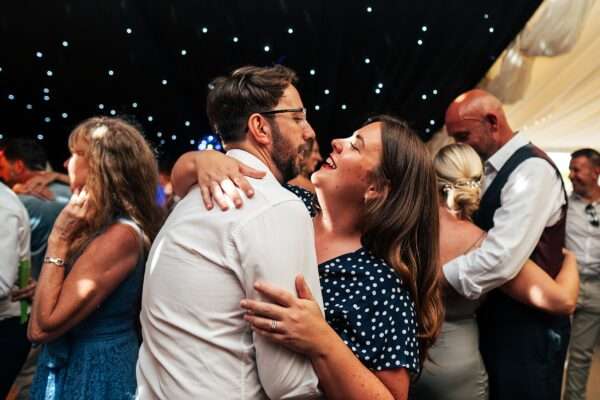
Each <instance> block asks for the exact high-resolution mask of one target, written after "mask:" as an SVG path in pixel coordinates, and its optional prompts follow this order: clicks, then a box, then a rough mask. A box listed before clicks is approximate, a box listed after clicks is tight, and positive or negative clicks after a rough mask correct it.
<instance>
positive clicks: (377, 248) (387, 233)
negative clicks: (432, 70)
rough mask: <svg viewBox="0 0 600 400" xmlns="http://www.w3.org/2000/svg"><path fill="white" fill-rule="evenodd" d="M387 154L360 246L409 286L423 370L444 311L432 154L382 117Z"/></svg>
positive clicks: (397, 124)
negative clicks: (414, 311) (381, 261)
mask: <svg viewBox="0 0 600 400" xmlns="http://www.w3.org/2000/svg"><path fill="white" fill-rule="evenodd" d="M373 122H380V123H381V124H382V127H381V140H382V143H383V150H382V151H383V154H382V159H381V164H380V166H379V168H378V169H377V170H376V171H375V172H374V177H375V182H377V183H378V185H380V189H381V192H382V193H383V195H382V196H379V197H377V198H375V199H373V200H371V201H369V202H367V204H366V212H365V218H364V230H363V233H362V239H361V240H362V244H363V246H364V247H366V248H367V249H369V250H370V251H371V252H372V253H373V254H375V255H377V256H378V257H381V258H383V259H384V260H385V261H386V262H387V263H388V264H389V265H390V266H392V267H393V268H394V270H396V272H397V273H398V274H399V275H400V277H401V278H402V280H403V281H404V283H405V284H406V285H407V286H408V287H409V289H410V291H411V294H412V297H413V300H414V302H415V306H416V314H417V321H418V340H419V358H420V360H421V366H422V365H423V362H424V361H425V359H426V358H427V354H428V350H429V348H430V347H431V346H432V345H433V343H434V342H435V340H436V338H437V336H438V335H439V333H440V330H441V326H442V322H443V318H444V316H443V314H444V308H443V303H442V298H441V287H440V278H441V276H440V272H439V265H438V263H439V261H438V260H439V259H438V252H439V215H438V193H437V186H436V179H435V171H434V169H433V164H432V161H431V156H430V154H429V151H428V150H427V148H426V147H425V144H424V143H423V142H422V141H421V139H420V138H419V137H418V136H417V135H416V134H415V133H414V132H413V131H412V130H411V129H410V127H409V126H408V124H407V123H406V122H404V121H401V120H399V119H397V118H394V117H391V116H388V115H380V116H377V117H374V118H371V119H369V120H368V121H367V122H366V123H365V125H368V124H371V123H373Z"/></svg>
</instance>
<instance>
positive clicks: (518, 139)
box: [485, 132, 529, 172]
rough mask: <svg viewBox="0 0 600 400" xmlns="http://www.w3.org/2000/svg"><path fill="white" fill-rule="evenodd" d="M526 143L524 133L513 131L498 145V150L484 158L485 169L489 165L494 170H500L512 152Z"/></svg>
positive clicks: (527, 142)
mask: <svg viewBox="0 0 600 400" xmlns="http://www.w3.org/2000/svg"><path fill="white" fill-rule="evenodd" d="M527 144H529V141H528V140H527V138H526V137H525V136H524V135H521V134H519V133H518V132H517V133H515V134H514V135H513V137H512V138H511V139H510V140H509V141H508V142H506V143H505V144H504V146H502V147H500V149H499V150H498V151H496V152H495V153H494V154H493V155H492V156H491V157H490V158H488V159H487V160H486V162H485V167H486V170H487V169H488V168H490V167H491V168H492V169H494V170H495V171H496V172H498V171H500V169H501V168H502V167H503V166H504V164H506V162H507V161H508V159H509V158H510V157H511V156H512V155H513V154H514V152H515V151H517V150H518V149H520V148H521V147H523V146H525V145H527Z"/></svg>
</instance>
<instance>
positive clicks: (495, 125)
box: [485, 113, 498, 131]
mask: <svg viewBox="0 0 600 400" xmlns="http://www.w3.org/2000/svg"><path fill="white" fill-rule="evenodd" d="M485 120H486V121H487V122H489V124H490V125H491V126H492V129H493V130H495V131H496V130H498V117H496V115H494V114H492V113H488V114H486V115H485Z"/></svg>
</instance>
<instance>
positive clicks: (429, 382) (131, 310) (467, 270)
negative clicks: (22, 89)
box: [0, 65, 600, 400]
mask: <svg viewBox="0 0 600 400" xmlns="http://www.w3.org/2000/svg"><path fill="white" fill-rule="evenodd" d="M296 83H297V77H296V74H295V72H294V71H292V70H291V69H289V68H287V67H284V66H281V65H275V66H272V67H255V66H245V67H241V68H239V69H236V70H235V71H233V72H231V73H229V74H227V75H224V76H220V77H217V78H215V79H214V80H213V81H212V82H211V83H210V84H209V87H210V90H209V91H208V95H207V99H206V104H207V110H206V112H207V115H208V119H209V121H210V124H211V128H212V129H213V130H214V131H215V132H216V133H217V134H218V135H219V136H220V138H221V139H222V141H223V144H224V146H225V148H226V149H227V152H226V153H225V154H224V153H220V152H217V151H212V150H207V151H197V152H189V153H186V154H184V155H182V156H181V157H180V158H179V159H178V161H177V162H176V163H175V165H174V166H173V169H172V171H169V172H168V173H163V172H162V171H159V168H158V162H157V160H156V155H155V152H154V151H153V149H152V148H151V146H150V145H149V143H148V142H147V141H146V139H145V138H144V136H143V134H142V133H141V130H140V129H139V128H138V127H137V125H136V124H135V123H132V122H130V121H127V120H125V119H122V118H118V117H104V116H99V117H92V118H89V119H87V120H85V121H83V122H81V123H80V124H79V125H77V126H76V127H75V128H74V129H73V131H72V132H71V134H70V136H69V141H68V143H65V146H66V145H68V147H69V149H70V152H71V156H70V158H69V159H68V160H67V161H66V162H65V168H66V169H67V171H68V175H62V174H59V173H54V172H48V171H46V164H47V156H46V154H45V152H44V149H43V148H42V147H41V146H40V145H39V143H37V142H34V141H32V140H28V139H23V138H12V139H8V140H5V141H4V142H0V178H2V181H3V182H4V183H0V220H1V221H2V222H1V224H0V259H1V260H2V261H1V262H2V264H0V265H1V268H0V346H1V347H2V349H1V352H2V363H1V365H0V374H1V375H0V398H5V397H6V396H9V397H8V398H17V396H20V397H19V398H32V399H46V400H51V399H53V400H60V399H86V400H87V399H98V400H100V399H102V400H105V399H132V398H136V399H169V400H171V399H175V400H179V399H248V400H250V399H317V398H328V399H361V400H364V399H407V398H410V399H442V400H443V399H447V400H459V399H460V400H469V399H473V400H475V399H491V400H498V399H507V400H508V399H510V400H515V399H528V400H529V399H531V400H536V399H539V400H552V399H556V400H558V399H560V398H561V392H562V391H564V392H565V393H564V398H566V399H583V398H585V386H586V382H587V378H588V371H589V366H590V362H591V358H592V353H593V348H594V345H595V343H596V341H597V339H598V336H600V334H599V333H600V323H599V322H598V321H600V318H599V317H598V315H599V314H600V311H599V310H600V253H599V251H600V227H599V225H600V219H599V218H600V217H599V215H600V186H599V185H598V177H599V175H600V154H599V153H598V152H597V151H596V150H593V149H580V150H578V151H575V152H574V153H573V154H572V155H571V163H570V175H569V178H570V180H571V182H572V184H573V193H571V194H570V195H569V194H567V192H566V190H565V186H564V183H563V180H562V178H561V174H560V172H559V170H558V168H557V167H556V166H555V164H554V163H553V161H552V160H551V159H550V158H549V157H548V155H547V154H546V153H544V151H542V150H541V149H540V148H538V147H536V146H535V145H534V144H532V143H530V142H529V141H528V140H527V138H526V137H525V136H524V135H523V134H522V133H519V132H515V131H514V130H513V129H512V128H511V126H510V124H509V121H508V120H507V117H506V115H505V113H504V111H503V105H502V103H501V102H500V101H499V100H498V99H497V98H496V97H494V96H493V95H492V94H490V93H487V92H485V91H483V90H479V89H474V90H470V91H468V92H466V93H463V94H461V95H460V96H458V97H457V98H456V99H455V100H454V101H453V102H452V103H451V104H449V105H448V108H447V111H446V115H445V126H446V130H447V132H448V134H449V136H450V137H452V138H453V139H454V140H455V143H453V144H449V145H447V146H444V147H442V148H441V149H439V150H438V151H436V152H435V154H432V152H431V151H430V150H429V149H428V148H427V147H426V145H425V143H423V141H422V140H421V139H420V138H419V136H418V135H417V134H415V132H413V131H412V130H411V128H410V127H409V125H408V124H407V123H406V122H405V121H404V120H402V119H400V118H398V117H395V116H392V115H377V116H374V117H372V118H369V119H367V120H366V121H365V122H364V123H363V124H362V125H360V126H357V127H356V130H355V131H354V132H351V133H349V134H348V136H347V137H344V138H338V139H334V140H333V141H332V142H331V148H332V151H331V153H330V154H329V155H328V156H326V157H323V156H322V155H321V153H320V151H319V147H318V144H317V140H316V133H315V131H314V130H313V129H312V127H311V125H310V122H309V120H307V114H306V108H305V104H304V103H303V102H302V98H301V95H300V93H299V92H298V90H297V88H296V86H295V85H296ZM319 165H320V166H319ZM318 166H319V167H318ZM317 167H318V168H317ZM159 183H160V184H159ZM157 193H158V194H157ZM567 249H568V250H567ZM567 359H568V360H569V362H568V368H567V371H566V381H565V382H566V384H565V385H564V387H563V385H562V382H563V373H564V369H565V364H566V360H567Z"/></svg>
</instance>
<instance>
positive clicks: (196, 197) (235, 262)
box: [137, 66, 442, 399]
mask: <svg viewBox="0 0 600 400" xmlns="http://www.w3.org/2000/svg"><path fill="white" fill-rule="evenodd" d="M295 82H296V76H295V73H294V72H293V71H291V70H289V69H288V68H285V67H283V66H274V67H268V68H259V67H244V68H240V69H238V70H236V71H234V72H233V73H231V74H230V75H229V76H226V77H220V78H217V79H215V80H214V81H213V82H212V83H211V85H209V87H210V88H211V90H210V91H209V93H208V98H207V113H208V117H209V120H210V122H211V125H212V128H214V129H215V130H216V132H218V133H219V135H220V136H221V137H222V139H223V141H224V142H225V146H226V148H227V150H228V152H227V156H225V155H222V154H219V153H216V152H204V153H202V154H198V153H189V154H187V155H185V156H183V157H182V158H181V159H180V160H179V161H178V163H177V165H176V167H175V170H174V173H173V178H174V185H175V188H176V190H177V191H178V192H179V193H187V195H186V196H185V197H184V198H183V199H182V200H181V202H180V203H179V204H178V205H177V206H176V207H175V209H174V210H173V212H172V213H171V215H170V216H169V218H168V220H167V221H166V223H165V225H164V226H163V228H162V230H161V231H160V233H159V234H158V236H157V237H156V240H155V241H154V244H153V246H152V249H151V252H150V255H149V259H148V263H147V268H146V271H145V277H144V290H143V295H142V312H141V316H140V318H141V325H142V333H143V343H142V346H141V349H140V355H139V361H138V365H137V381H138V394H137V395H138V397H139V398H140V399H150V398H152V399H153V398H162V399H186V398H190V399H191V398H194V399H209V398H210V399H234V398H235V399H266V398H271V399H310V398H320V397H323V396H326V397H328V398H343V399H352V398H355V399H378V398H382V399H384V398H396V399H403V398H407V396H408V390H409V386H410V382H411V379H412V378H413V377H414V376H415V375H416V374H418V373H419V371H420V369H421V365H422V363H423V361H424V360H425V358H426V356H427V352H428V349H429V347H430V346H431V345H432V343H433V342H434V341H435V338H436V337H437V335H438V333H439V330H440V327H441V323H442V304H441V299H440V294H439V293H440V290H439V287H438V285H439V279H440V276H439V274H438V269H437V267H436V265H437V262H438V260H437V254H438V241H439V238H438V236H439V234H438V229H439V224H438V198H437V187H436V178H435V171H434V169H433V166H432V162H431V158H430V156H429V154H428V152H427V150H426V148H425V146H424V144H423V143H422V142H421V141H420V139H419V138H418V137H417V135H416V134H414V133H413V132H412V131H411V130H410V129H409V128H408V126H407V125H406V124H405V123H404V122H403V121H400V120H398V119H396V118H393V117H390V116H380V117H377V118H374V119H372V120H369V121H367V122H366V123H365V124H364V125H363V126H362V127H360V128H359V129H358V130H357V131H355V132H354V133H353V134H352V135H351V136H350V137H347V138H344V139H336V140H334V141H333V142H332V148H333V150H332V153H331V155H330V156H329V157H328V158H327V160H326V161H325V163H324V165H323V166H322V167H321V169H320V170H318V171H317V172H316V173H315V174H314V176H313V178H312V180H313V183H314V185H315V188H316V201H315V202H314V204H313V199H312V198H310V197H309V196H305V194H306V193H304V192H302V191H301V190H299V189H298V188H291V187H286V186H285V185H283V184H284V183H285V182H286V181H288V180H289V179H291V178H293V177H294V176H296V175H297V173H298V169H299V165H300V159H301V156H300V155H301V154H302V153H303V152H304V149H305V146H306V143H307V142H308V141H311V140H314V137H315V133H314V131H313V129H312V127H311V126H310V124H309V123H308V121H307V120H306V109H305V108H304V105H303V103H302V100H301V98H300V95H299V93H298V91H297V89H296V87H295V86H294V83H295ZM207 168H209V169H210V170H209V171H207ZM240 169H241V170H242V171H243V172H244V173H245V174H247V175H250V176H252V177H254V178H257V179H253V178H250V181H251V185H250V184H249V182H248V181H247V180H246V179H245V178H243V177H241V175H240V174H239V171H240ZM205 171H206V172H205ZM228 176H230V177H231V178H232V179H231V181H230V180H228V179H227V180H223V179H222V178H223V177H228ZM258 178H260V179H258ZM198 181H199V182H200V185H198V186H196V187H192V186H193V185H194V184H195V183H196V182H198ZM214 182H216V183H214ZM232 182H233V183H232ZM236 186H237V187H236ZM238 188H241V189H238ZM292 191H293V192H294V193H295V194H294V193H292ZM244 197H253V199H252V200H248V201H245V204H244V205H243V207H241V203H242V201H243V199H244ZM303 201H304V203H303ZM213 202H216V203H217V204H218V205H219V207H214V206H213ZM219 208H222V209H227V208H229V209H230V210H229V211H227V212H221V211H220V210H219ZM311 217H312V220H311Z"/></svg>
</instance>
